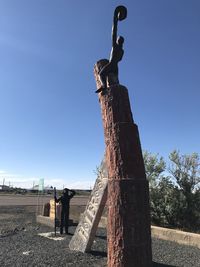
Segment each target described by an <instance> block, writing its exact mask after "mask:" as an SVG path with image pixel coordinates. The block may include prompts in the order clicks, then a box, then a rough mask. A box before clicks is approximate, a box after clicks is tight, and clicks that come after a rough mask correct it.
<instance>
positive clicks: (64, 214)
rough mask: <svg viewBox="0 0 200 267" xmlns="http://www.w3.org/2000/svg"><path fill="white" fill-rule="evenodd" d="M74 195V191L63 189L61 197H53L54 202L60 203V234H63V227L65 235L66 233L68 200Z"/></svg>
mask: <svg viewBox="0 0 200 267" xmlns="http://www.w3.org/2000/svg"><path fill="white" fill-rule="evenodd" d="M75 194H76V192H75V191H74V190H70V189H68V188H65V189H64V190H63V194H62V196H61V197H59V198H57V197H56V196H54V199H55V202H56V203H58V202H60V203H61V223H60V234H61V235H62V234H63V227H64V228H65V234H69V232H68V222H69V204H70V199H71V198H73V196H74V195H75Z"/></svg>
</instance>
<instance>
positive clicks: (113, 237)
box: [94, 66, 152, 267]
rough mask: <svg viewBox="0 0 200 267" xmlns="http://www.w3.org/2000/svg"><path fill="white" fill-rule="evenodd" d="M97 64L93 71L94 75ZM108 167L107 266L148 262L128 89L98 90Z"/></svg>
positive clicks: (145, 202)
mask: <svg viewBox="0 0 200 267" xmlns="http://www.w3.org/2000/svg"><path fill="white" fill-rule="evenodd" d="M97 69H98V67H97V66H96V68H95V70H94V72H95V77H97V76H98V72H97ZM99 102H100V106H101V113H102V119H103V126H104V138H105V144H106V163H107V168H108V177H109V179H108V202H107V203H108V226H107V227H108V228H107V235H108V266H109V267H149V266H151V265H152V251H151V233H150V214H149V189H148V182H147V179H146V175H145V168H144V162H143V157H142V151H141V145H140V138H139V133H138V128H137V125H136V124H135V123H134V121H133V116H132V113H131V107H130V103H129V96H128V90H127V89H126V88H125V87H124V86H121V85H114V86H110V87H109V88H108V89H107V91H106V92H104V93H103V94H102V93H100V94H99Z"/></svg>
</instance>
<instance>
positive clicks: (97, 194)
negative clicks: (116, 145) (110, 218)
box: [69, 160, 108, 252]
mask: <svg viewBox="0 0 200 267" xmlns="http://www.w3.org/2000/svg"><path fill="white" fill-rule="evenodd" d="M107 183H108V174H107V167H106V164H105V161H104V160H103V161H102V163H101V166H100V171H99V173H98V177H97V179H96V182H95V185H94V188H93V190H92V192H91V195H90V198H89V200H88V203H87V206H86V209H85V211H84V213H83V215H82V216H81V218H80V222H79V224H78V226H77V228H76V231H75V233H74V236H73V237H72V239H71V241H70V243H69V248H70V249H71V250H78V251H81V252H88V251H90V250H91V247H92V243H93V241H94V238H95V234H96V230H97V227H98V224H99V221H100V219H101V215H102V212H103V209H104V207H105V204H106V199H107Z"/></svg>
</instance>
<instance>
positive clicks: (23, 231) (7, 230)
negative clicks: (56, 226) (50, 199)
mask: <svg viewBox="0 0 200 267" xmlns="http://www.w3.org/2000/svg"><path fill="white" fill-rule="evenodd" d="M74 230H75V227H74V226H72V227H70V233H71V234H73V233H74ZM46 232H52V229H51V228H49V227H46V226H43V225H38V224H37V223H36V221H35V207H28V206H15V207H14V206H7V207H6V206H1V207H0V266H1V267H3V266H10V267H11V266H12V267H15V266H16V267H23V266H41V267H42V266H54V267H55V266H60V267H62V266H77V267H80V266H82V267H89V266H94V267H98V266H99V267H100V266H101V267H102V266H107V265H106V261H107V254H106V231H105V229H99V230H98V232H97V236H96V239H95V241H94V244H93V247H92V252H91V253H85V254H84V253H79V252H74V251H70V250H69V249H68V243H69V241H70V238H71V235H67V236H65V238H64V240H60V241H55V240H50V239H48V238H45V237H41V236H38V233H46ZM152 248H153V260H154V263H153V267H167V266H168V267H170V266H171V267H173V266H188V267H191V266H194V267H200V250H199V249H197V248H194V247H189V246H183V245H178V244H176V243H173V242H168V241H163V240H159V239H153V240H152Z"/></svg>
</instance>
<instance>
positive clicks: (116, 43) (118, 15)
mask: <svg viewBox="0 0 200 267" xmlns="http://www.w3.org/2000/svg"><path fill="white" fill-rule="evenodd" d="M126 16H127V9H126V7H125V6H118V7H116V9H115V11H114V16H113V26H112V49H111V53H110V60H109V62H108V64H106V65H105V66H104V67H103V68H102V69H101V70H100V72H99V77H100V81H101V88H99V89H98V90H96V91H95V93H100V92H102V91H104V90H106V89H107V81H106V79H107V76H108V75H109V74H110V73H113V74H114V75H115V76H117V77H118V62H119V61H121V60H122V57H123V54H124V50H123V43H124V38H123V37H122V36H118V37H117V23H118V20H120V21H121V20H124V19H125V18H126Z"/></svg>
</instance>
